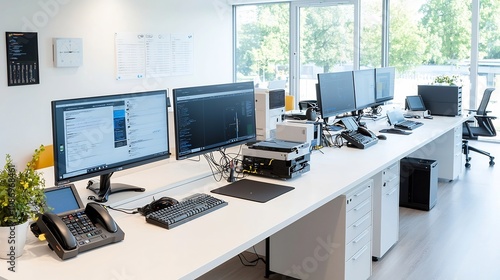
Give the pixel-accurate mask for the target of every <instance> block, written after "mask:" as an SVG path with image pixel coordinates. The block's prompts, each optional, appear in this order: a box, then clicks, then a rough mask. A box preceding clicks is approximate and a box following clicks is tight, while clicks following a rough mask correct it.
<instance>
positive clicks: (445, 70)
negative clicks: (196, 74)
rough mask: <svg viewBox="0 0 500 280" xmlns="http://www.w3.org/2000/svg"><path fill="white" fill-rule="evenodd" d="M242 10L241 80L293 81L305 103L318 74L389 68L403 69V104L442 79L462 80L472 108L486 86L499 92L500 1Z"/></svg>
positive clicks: (347, 2)
mask: <svg viewBox="0 0 500 280" xmlns="http://www.w3.org/2000/svg"><path fill="white" fill-rule="evenodd" d="M357 5H360V7H358V6H357ZM475 6H478V7H479V8H475ZM475 9H476V10H479V12H478V13H477V14H478V15H479V19H478V16H476V15H475V12H474V10H475ZM235 11H236V16H235V18H236V23H237V24H236V36H235V37H236V41H235V42H236V50H235V55H236V71H235V72H236V73H237V77H236V80H237V81H242V80H244V79H255V80H256V81H257V82H259V83H263V84H265V83H266V82H268V81H270V80H273V79H279V78H284V77H286V79H287V81H288V83H287V85H288V89H289V91H288V92H289V94H292V95H294V96H295V97H296V99H297V101H299V100H303V99H314V98H315V84H316V82H317V74H318V73H325V72H333V71H341V70H350V69H358V68H359V69H364V68H376V67H381V66H394V67H395V68H396V84H395V99H394V101H393V102H395V103H399V104H402V103H403V102H404V98H405V96H406V95H415V94H416V93H417V89H418V87H417V86H418V85H419V84H430V83H432V82H433V80H434V78H435V77H437V76H439V75H457V76H459V77H460V80H461V82H462V86H463V89H462V92H463V103H464V107H465V108H475V107H477V104H478V103H479V100H480V99H481V97H482V93H483V92H484V89H485V88H487V87H499V86H498V85H499V83H500V17H498V15H499V14H500V1H498V0H469V1H465V2H464V1H462V0H449V1H444V0H417V1H415V0H391V1H389V0H363V1H360V0H321V1H319V0H318V1H315V0H311V1H291V2H289V3H283V2H282V3H276V4H259V5H248V6H236V9H235ZM270 15H272V17H271V16H270ZM270 18H272V20H271V19H270ZM476 22H478V24H477V25H478V26H477V29H476V28H475V27H473V24H475V23H476ZM288 30H291V32H289V31H288ZM475 30H479V32H475ZM387 31H388V32H387ZM278 34H279V35H278ZM286 36H289V39H288V37H286ZM476 37H479V38H478V39H477V40H475V39H474V38H476ZM278 38H279V39H278ZM271 41H272V42H275V43H271ZM276 42H279V44H278V43H276ZM471 42H472V44H471ZM476 43H477V52H476V51H475V50H476ZM278 45H279V46H278ZM289 48H290V49H289ZM278 49H279V50H280V51H276V50H278ZM289 58H290V59H289ZM476 65H477V76H476V72H475V71H473V70H474V69H475V66H476ZM471 74H472V75H473V77H471ZM498 92H500V90H498V91H497V92H495V93H494V94H493V96H492V100H491V104H490V106H491V108H490V109H491V110H492V111H494V112H495V111H497V112H498V111H500V102H498V101H499V100H500V94H499V93H498ZM296 103H297V102H296ZM497 107H498V108H497ZM497 121H498V122H500V119H499V120H497ZM497 127H500V125H497Z"/></svg>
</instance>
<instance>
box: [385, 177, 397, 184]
mask: <svg viewBox="0 0 500 280" xmlns="http://www.w3.org/2000/svg"><path fill="white" fill-rule="evenodd" d="M396 179H398V176H394V177H392V178H391V179H389V181H387V182H388V183H390V182H392V181H394V180H396Z"/></svg>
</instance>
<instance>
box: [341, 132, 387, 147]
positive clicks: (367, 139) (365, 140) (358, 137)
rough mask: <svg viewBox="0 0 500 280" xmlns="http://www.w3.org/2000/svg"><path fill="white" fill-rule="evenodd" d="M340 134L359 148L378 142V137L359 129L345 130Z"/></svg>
mask: <svg viewBox="0 0 500 280" xmlns="http://www.w3.org/2000/svg"><path fill="white" fill-rule="evenodd" d="M340 135H341V136H342V138H344V139H345V140H347V141H348V142H349V143H350V144H351V145H353V146H354V147H356V148H359V149H366V148H368V147H371V146H373V145H375V144H377V142H378V138H377V137H371V136H367V135H364V134H362V133H361V132H359V131H357V130H344V131H342V132H341V133H340Z"/></svg>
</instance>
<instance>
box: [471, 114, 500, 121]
mask: <svg viewBox="0 0 500 280" xmlns="http://www.w3.org/2000/svg"><path fill="white" fill-rule="evenodd" d="M474 118H481V119H491V120H495V119H496V118H497V117H496V116H488V115H474Z"/></svg>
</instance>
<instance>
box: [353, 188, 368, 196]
mask: <svg viewBox="0 0 500 280" xmlns="http://www.w3.org/2000/svg"><path fill="white" fill-rule="evenodd" d="M367 191H370V188H365V189H364V190H363V191H361V192H359V193H357V194H355V195H354V196H356V197H357V196H361V195H362V194H364V193H365V192H367Z"/></svg>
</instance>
